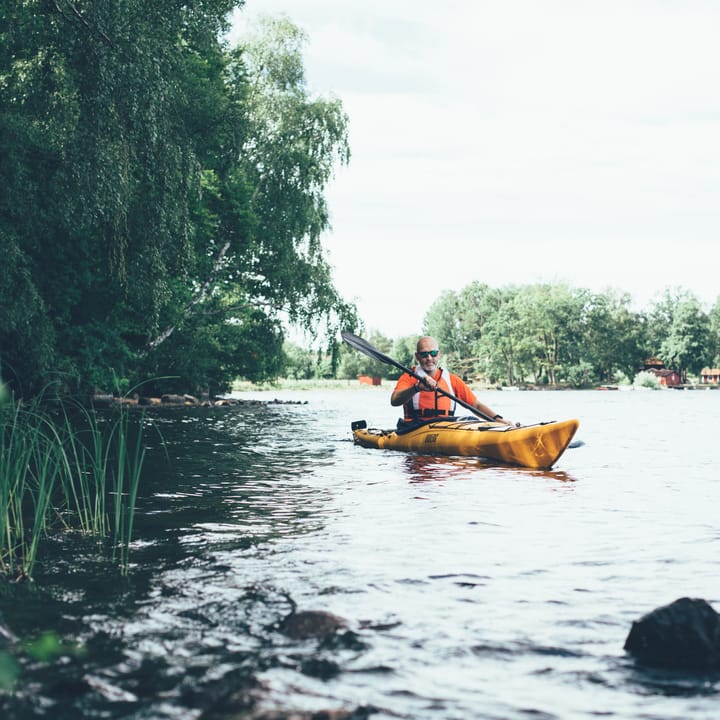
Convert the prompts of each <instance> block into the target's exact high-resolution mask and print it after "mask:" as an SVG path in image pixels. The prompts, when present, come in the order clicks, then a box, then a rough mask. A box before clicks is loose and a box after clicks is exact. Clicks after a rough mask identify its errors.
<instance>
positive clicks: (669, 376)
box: [643, 357, 683, 387]
mask: <svg viewBox="0 0 720 720" xmlns="http://www.w3.org/2000/svg"><path fill="white" fill-rule="evenodd" d="M643 370H645V371H646V372H651V373H652V374H653V375H655V377H656V378H657V379H658V380H659V381H660V384H661V385H662V386H664V387H677V386H678V385H682V383H683V379H682V378H681V377H680V373H677V372H675V370H668V369H667V368H666V367H665V363H664V362H663V361H662V360H660V358H657V357H651V358H648V359H647V360H646V361H645V362H644V363H643Z"/></svg>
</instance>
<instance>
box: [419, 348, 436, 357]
mask: <svg viewBox="0 0 720 720" xmlns="http://www.w3.org/2000/svg"><path fill="white" fill-rule="evenodd" d="M439 352H440V351H439V350H421V351H420V352H419V353H418V354H417V356H418V357H420V358H426V357H427V356H428V355H430V356H431V357H437V356H438V353H439Z"/></svg>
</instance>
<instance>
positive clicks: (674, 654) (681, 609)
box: [625, 597, 720, 670]
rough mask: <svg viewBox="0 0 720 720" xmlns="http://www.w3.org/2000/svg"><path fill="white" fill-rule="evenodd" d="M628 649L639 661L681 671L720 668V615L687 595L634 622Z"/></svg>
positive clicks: (700, 601) (626, 646) (627, 643)
mask: <svg viewBox="0 0 720 720" xmlns="http://www.w3.org/2000/svg"><path fill="white" fill-rule="evenodd" d="M625 650H626V651H627V652H628V653H630V654H631V655H633V656H634V657H635V658H636V659H637V660H639V661H641V662H643V663H645V664H647V665H653V666H656V667H664V668H671V669H677V670H720V615H718V613H717V612H715V610H714V609H713V607H712V606H711V605H710V604H709V603H708V602H706V601H705V600H702V599H695V598H687V597H683V598H680V599H679V600H675V602H672V603H670V604H669V605H664V606H662V607H659V608H656V609H655V610H653V611H652V612H650V613H648V614H647V615H644V616H643V617H642V618H640V620H637V621H636V622H634V623H633V624H632V628H631V629H630V633H629V634H628V636H627V639H626V640H625Z"/></svg>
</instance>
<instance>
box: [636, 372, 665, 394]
mask: <svg viewBox="0 0 720 720" xmlns="http://www.w3.org/2000/svg"><path fill="white" fill-rule="evenodd" d="M633 386H634V387H637V388H648V389H650V390H660V389H661V387H662V386H661V385H660V379H659V378H658V376H657V375H655V373H651V372H648V371H647V370H641V371H640V372H639V373H638V374H637V375H635V378H634V379H633Z"/></svg>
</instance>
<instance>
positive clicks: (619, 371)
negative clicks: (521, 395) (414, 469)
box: [289, 282, 720, 387]
mask: <svg viewBox="0 0 720 720" xmlns="http://www.w3.org/2000/svg"><path fill="white" fill-rule="evenodd" d="M631 306H632V302H631V297H630V295H629V294H627V293H621V292H617V291H607V292H601V293H593V292H591V291H590V290H587V289H583V288H572V287H569V286H567V285H565V284H537V285H523V286H508V287H502V288H492V287H489V286H488V285H485V284H482V283H479V282H474V283H471V284H470V285H468V286H467V287H465V288H463V289H462V290H460V291H458V292H447V293H445V294H443V295H442V296H441V297H439V298H438V299H437V300H436V301H435V302H434V303H433V304H432V306H431V307H430V309H429V310H428V312H427V314H426V316H425V320H424V327H423V331H424V332H426V333H428V334H430V335H433V336H434V337H435V338H437V340H438V342H439V343H440V347H441V349H442V350H443V353H444V355H445V360H446V362H447V364H448V366H449V367H451V368H452V369H453V371H454V372H458V373H460V374H462V375H464V376H466V377H468V378H471V379H477V380H482V381H485V382H488V383H493V384H501V385H518V384H525V383H532V384H550V385H568V386H571V387H587V386H591V385H594V384H599V383H614V382H617V381H619V380H623V379H624V380H627V381H629V382H632V380H633V378H634V377H635V375H636V374H637V373H638V372H640V371H641V370H642V369H643V365H644V363H645V361H646V360H648V359H649V358H651V357H657V358H659V359H660V360H662V361H663V363H664V364H665V366H666V367H667V368H669V369H674V370H676V371H677V372H678V373H680V375H681V376H685V375H686V374H690V375H695V376H697V375H698V374H699V373H700V371H701V370H702V369H703V368H704V367H706V366H715V367H717V366H718V365H719V364H720V298H719V300H718V301H717V302H716V303H715V305H714V307H713V308H712V309H711V310H710V311H709V312H707V311H705V310H704V309H703V307H702V304H701V303H700V302H699V300H698V299H697V298H696V297H695V296H694V295H693V294H692V293H691V292H689V291H687V290H684V289H681V288H677V289H673V290H670V289H668V290H666V291H665V293H664V294H663V295H662V297H661V298H660V299H659V300H658V301H657V302H656V303H654V304H652V305H651V306H650V307H649V308H648V309H646V310H643V311H640V312H638V311H634V310H632V309H631ZM367 339H368V340H369V341H370V342H371V343H372V344H373V345H374V346H375V347H376V348H378V349H379V350H380V351H381V352H383V353H385V354H387V355H389V356H391V357H393V358H394V359H395V360H397V361H398V362H400V363H402V364H404V365H412V364H414V362H415V361H414V357H413V356H414V351H415V343H416V340H417V338H416V337H415V336H411V337H402V338H394V339H393V338H387V337H384V336H382V335H380V334H378V333H371V334H370V335H368V337H367ZM289 353H290V354H291V356H292V358H293V362H292V364H291V368H290V369H291V371H292V372H294V373H296V375H295V376H296V377H302V376H303V375H302V373H305V375H304V376H305V377H311V376H312V374H313V373H314V374H315V375H326V376H328V375H330V374H332V369H331V365H330V363H329V362H328V361H327V359H323V358H320V359H319V360H320V361H319V362H318V358H317V357H316V356H314V355H313V354H312V353H309V352H304V351H302V350H300V349H299V348H291V349H290V350H289ZM307 373H310V374H309V375H308V374H307ZM358 375H375V376H379V377H385V378H392V377H397V375H398V373H397V370H396V369H395V368H393V367H392V366H389V365H385V364H383V363H380V362H378V361H374V360H372V359H369V358H368V357H367V356H365V355H361V354H360V353H358V352H356V351H354V350H352V349H350V348H344V349H343V350H342V354H341V358H340V363H339V366H338V370H337V376H338V377H342V378H352V377H357V376H358Z"/></svg>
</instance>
